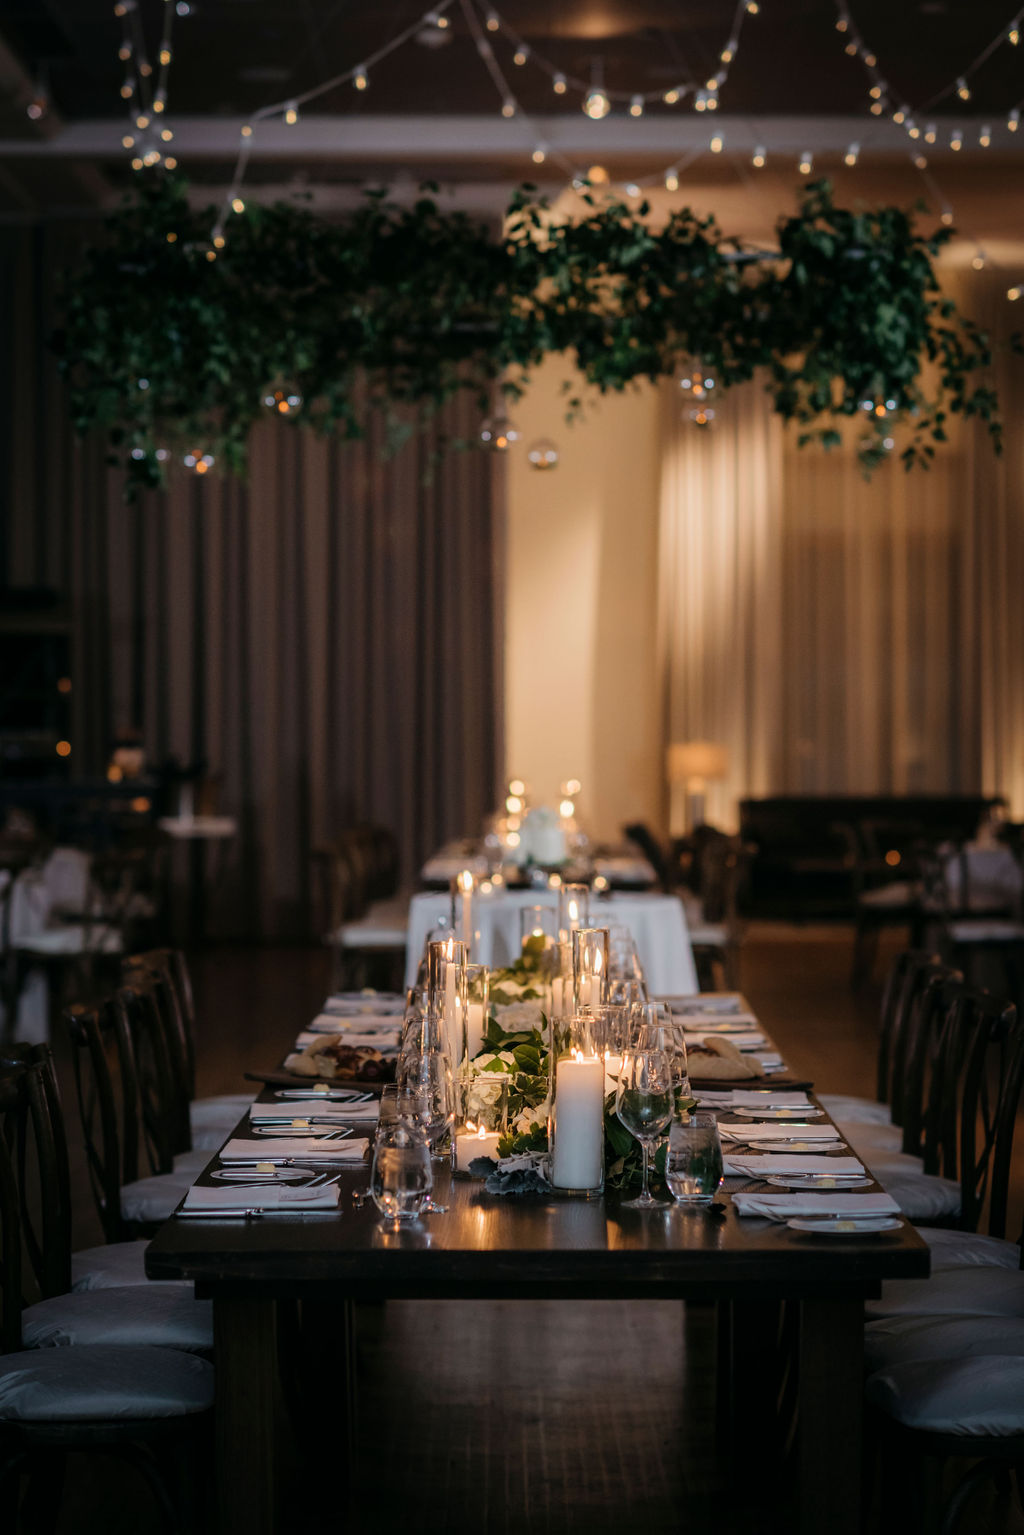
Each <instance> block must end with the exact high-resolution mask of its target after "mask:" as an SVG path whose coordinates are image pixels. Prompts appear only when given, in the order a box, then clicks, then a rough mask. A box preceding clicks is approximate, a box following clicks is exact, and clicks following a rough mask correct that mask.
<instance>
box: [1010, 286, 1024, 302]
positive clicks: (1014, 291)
mask: <svg viewBox="0 0 1024 1535" xmlns="http://www.w3.org/2000/svg"><path fill="white" fill-rule="evenodd" d="M1022 293H1024V288H1022V287H1021V286H1020V285H1019V284H1015V285H1014V286H1013V287H1012V288H1007V290H1006V297H1007V298H1008V299H1009V300H1010V303H1011V304H1015V303H1016V302H1017V300H1018V299H1019V298H1020V296H1021V294H1022Z"/></svg>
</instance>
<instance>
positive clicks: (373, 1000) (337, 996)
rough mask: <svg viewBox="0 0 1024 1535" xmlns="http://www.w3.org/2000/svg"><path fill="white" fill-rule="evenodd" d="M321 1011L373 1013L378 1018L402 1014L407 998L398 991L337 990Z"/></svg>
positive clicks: (336, 1013)
mask: <svg viewBox="0 0 1024 1535" xmlns="http://www.w3.org/2000/svg"><path fill="white" fill-rule="evenodd" d="M320 1011H321V1012H323V1013H334V1014H335V1015H340V1016H345V1015H346V1014H349V1015H351V1014H353V1013H373V1014H375V1015H376V1016H377V1017H378V1018H380V1017H383V1016H385V1014H386V1015H388V1016H394V1014H396V1013H397V1014H398V1015H399V1016H401V1014H402V1013H404V1012H405V998H404V997H403V996H401V995H400V994H399V993H398V992H397V991H368V992H362V991H336V992H332V994H331V995H330V996H329V997H328V998H327V1000H326V1001H325V1003H324V1005H323V1007H322V1008H321V1010H320Z"/></svg>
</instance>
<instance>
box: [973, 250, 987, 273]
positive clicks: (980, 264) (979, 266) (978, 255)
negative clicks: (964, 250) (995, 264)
mask: <svg viewBox="0 0 1024 1535" xmlns="http://www.w3.org/2000/svg"><path fill="white" fill-rule="evenodd" d="M987 260H988V257H987V256H986V255H985V252H984V251H983V250H980V249H979V250H977V251H975V253H974V255H973V256H972V258H971V266H972V267H973V268H974V270H975V271H976V272H981V271H984V268H985V262H986V261H987Z"/></svg>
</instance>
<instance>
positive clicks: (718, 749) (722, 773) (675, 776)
mask: <svg viewBox="0 0 1024 1535" xmlns="http://www.w3.org/2000/svg"><path fill="white" fill-rule="evenodd" d="M665 770H666V774H667V777H668V781H669V788H670V791H671V796H672V799H671V814H670V817H669V819H670V829H671V832H672V835H673V836H677V835H679V833H680V832H681V831H693V829H694V828H695V827H697V826H702V825H703V824H704V796H705V794H706V792H707V786H708V782H709V781H711V780H716V779H721V778H725V777H726V775H727V774H728V771H729V748H728V747H727V746H723V745H722V743H721V742H719V741H674V742H673V743H672V745H671V746H670V747H669V748H668V750H667V751H666V753H665ZM684 789H685V796H686V800H685V808H686V814H685V816H681V815H680V813H679V812H680V808H681V804H680V802H681V798H682V791H683V790H684ZM681 822H684V823H685V824H684V825H681V824H680V823H681Z"/></svg>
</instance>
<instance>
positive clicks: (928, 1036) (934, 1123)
mask: <svg viewBox="0 0 1024 1535" xmlns="http://www.w3.org/2000/svg"><path fill="white" fill-rule="evenodd" d="M960 979H962V977H961V976H960V973H959V971H956V970H952V969H950V967H949V966H948V965H941V964H938V963H935V962H931V963H929V964H927V965H923V966H921V967H920V968H919V969H918V970H917V971H916V973H915V978H914V986H913V990H912V991H911V992H910V994H909V995H908V998H907V1005H906V1008H905V1012H904V1017H903V1019H902V1020H901V1023H900V1027H899V1033H900V1038H899V1042H898V1045H897V1049H896V1052H895V1059H896V1061H897V1062H898V1065H899V1080H900V1082H901V1084H902V1086H901V1090H900V1092H899V1094H898V1095H895V1096H896V1097H897V1101H898V1104H899V1109H898V1115H899V1117H898V1118H897V1110H896V1109H895V1108H894V1109H893V1120H894V1121H895V1122H896V1123H898V1124H901V1125H902V1128H903V1143H902V1150H903V1151H905V1152H906V1153H907V1154H908V1155H909V1156H914V1157H923V1158H924V1160H925V1164H926V1168H925V1170H926V1171H928V1172H935V1171H937V1169H938V1165H939V1160H940V1149H939V1120H938V1116H937V1114H932V1113H931V1110H932V1106H933V1101H934V1100H933V1096H932V1084H933V1081H934V1080H935V1077H936V1071H937V1063H938V1061H939V1053H940V1041H941V1037H942V1030H943V1027H944V1025H945V1021H946V1014H947V1012H948V1010H949V1000H948V997H947V994H946V991H945V985H946V982H947V981H958V980H960Z"/></svg>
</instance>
